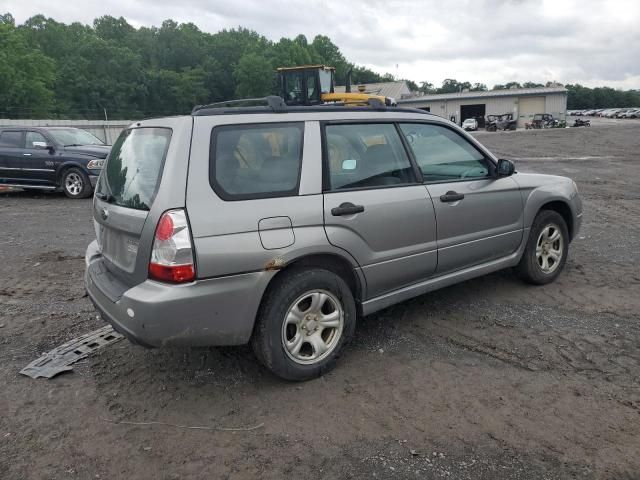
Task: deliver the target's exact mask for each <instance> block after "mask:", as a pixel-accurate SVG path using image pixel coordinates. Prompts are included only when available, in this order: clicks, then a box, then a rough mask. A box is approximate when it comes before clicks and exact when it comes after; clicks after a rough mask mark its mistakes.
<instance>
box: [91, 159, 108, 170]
mask: <svg viewBox="0 0 640 480" xmlns="http://www.w3.org/2000/svg"><path fill="white" fill-rule="evenodd" d="M102 167H104V160H91V161H90V162H89V163H87V168H88V169H89V170H94V169H98V168H102Z"/></svg>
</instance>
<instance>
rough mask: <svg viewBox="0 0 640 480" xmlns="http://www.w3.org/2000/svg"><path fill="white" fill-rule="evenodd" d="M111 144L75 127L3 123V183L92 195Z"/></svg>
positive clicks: (0, 178)
mask: <svg viewBox="0 0 640 480" xmlns="http://www.w3.org/2000/svg"><path fill="white" fill-rule="evenodd" d="M110 148H111V147H110V146H108V145H105V144H104V143H103V142H102V141H101V140H100V139H99V138H97V137H95V136H93V135H92V134H91V133H89V132H87V131H86V130H82V129H79V128H72V127H1V128H0V185H5V186H7V185H8V186H14V187H20V188H36V189H44V190H62V191H63V192H64V193H65V194H66V195H67V196H68V197H70V198H85V197H89V196H90V195H91V193H92V192H93V188H94V187H95V184H96V181H97V179H98V175H99V174H100V170H101V169H102V165H103V164H104V160H105V158H107V154H108V153H109V149H110Z"/></svg>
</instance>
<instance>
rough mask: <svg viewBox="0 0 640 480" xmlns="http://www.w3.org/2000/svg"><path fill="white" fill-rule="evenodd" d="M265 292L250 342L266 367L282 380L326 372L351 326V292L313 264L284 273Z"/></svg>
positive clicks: (351, 331) (343, 284) (354, 320)
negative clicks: (305, 268)
mask: <svg viewBox="0 0 640 480" xmlns="http://www.w3.org/2000/svg"><path fill="white" fill-rule="evenodd" d="M281 275H283V276H282V278H276V280H275V283H274V284H273V285H272V286H270V288H269V290H268V291H267V293H266V294H265V298H264V299H263V302H262V305H261V308H260V312H259V313H258V318H257V322H256V327H255V330H254V333H253V337H252V339H251V344H252V347H253V351H254V352H255V355H256V357H257V358H258V360H259V361H260V363H262V364H263V365H264V366H265V367H266V368H267V369H269V370H270V371H271V372H273V373H274V374H275V375H277V376H279V377H280V378H283V379H285V380H295V381H301V380H308V379H311V378H316V377H319V376H320V375H323V374H324V373H326V372H328V371H329V370H331V369H332V368H333V366H334V364H335V361H336V360H337V358H338V356H339V355H340V351H341V350H342V348H343V347H344V345H345V344H346V343H347V342H348V341H349V339H350V338H351V336H352V335H353V332H354V330H355V325H356V306H355V301H354V298H353V294H352V293H351V290H350V289H349V287H348V286H347V284H346V282H345V281H344V280H343V279H342V278H340V277H339V276H338V275H336V274H334V273H332V272H329V271H327V270H322V269H319V268H313V269H309V270H299V271H292V272H285V273H283V274H281Z"/></svg>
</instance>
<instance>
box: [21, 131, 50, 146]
mask: <svg viewBox="0 0 640 480" xmlns="http://www.w3.org/2000/svg"><path fill="white" fill-rule="evenodd" d="M33 142H42V143H47V139H46V138H44V135H42V134H41V133H39V132H27V138H26V142H25V143H26V145H27V148H35V147H34V145H33Z"/></svg>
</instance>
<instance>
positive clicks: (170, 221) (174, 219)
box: [149, 209, 196, 283]
mask: <svg viewBox="0 0 640 480" xmlns="http://www.w3.org/2000/svg"><path fill="white" fill-rule="evenodd" d="M149 278H152V279H154V280H160V281H163V282H171V283H184V282H190V281H192V280H193V279H194V278H196V269H195V265H194V264H193V246H192V244H191V234H190V233H189V224H188V223H187V215H186V213H185V211H184V210H182V209H178V210H169V211H167V212H165V213H163V214H162V217H160V221H158V225H157V227H156V234H155V237H154V239H153V250H152V252H151V262H150V263H149Z"/></svg>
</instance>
